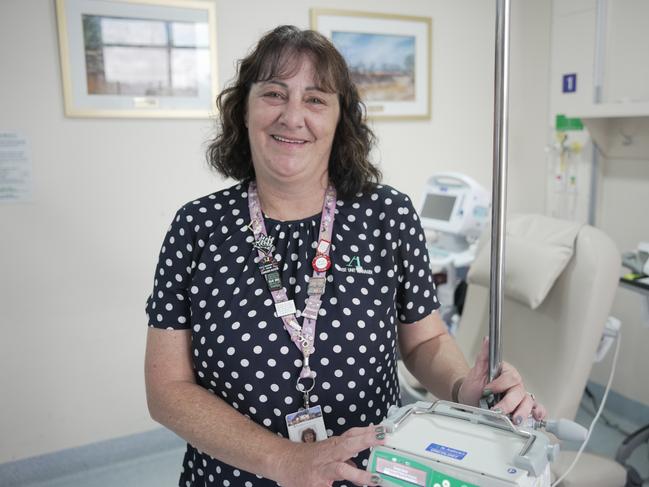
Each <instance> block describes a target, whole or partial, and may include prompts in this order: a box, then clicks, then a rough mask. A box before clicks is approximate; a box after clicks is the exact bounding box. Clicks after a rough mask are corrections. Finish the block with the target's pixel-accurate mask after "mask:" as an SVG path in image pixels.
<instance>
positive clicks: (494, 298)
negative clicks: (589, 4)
mask: <svg viewBox="0 0 649 487" xmlns="http://www.w3.org/2000/svg"><path fill="white" fill-rule="evenodd" d="M509 22H510V0H496V61H495V79H494V138H493V176H492V198H493V203H492V206H491V273H490V286H489V381H492V380H494V379H495V378H496V377H498V375H499V374H500V368H501V363H502V360H501V346H502V338H501V324H502V301H503V281H504V275H505V210H506V202H507V140H508V137H507V136H508V129H509V124H508V108H509Z"/></svg>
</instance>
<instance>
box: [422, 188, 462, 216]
mask: <svg viewBox="0 0 649 487" xmlns="http://www.w3.org/2000/svg"><path fill="white" fill-rule="evenodd" d="M456 201H457V196H454V195H445V194H435V193H428V194H427V195H426V199H425V200H424V206H423V208H422V209H421V217H422V218H430V219H432V220H443V221H449V220H450V219H451V215H452V214H453V207H454V206H455V202H456Z"/></svg>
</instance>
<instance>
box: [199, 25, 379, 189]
mask: <svg viewBox="0 0 649 487" xmlns="http://www.w3.org/2000/svg"><path fill="white" fill-rule="evenodd" d="M305 55H306V56H309V58H310V59H311V61H312V62H313V65H314V68H315V73H316V77H317V79H316V80H315V81H316V82H317V83H318V85H319V86H320V87H321V88H322V89H323V90H325V91H327V92H330V93H336V94H338V101H339V104H340V119H339V121H338V126H337V127H336V133H335V136H334V140H333V147H332V149H331V155H330V156H329V168H328V169H329V170H328V172H329V181H330V182H331V183H332V184H333V185H334V186H335V188H336V191H337V192H338V197H339V198H342V199H348V198H350V197H352V196H353V195H355V194H356V193H359V192H362V191H367V190H368V189H371V188H372V187H373V186H374V185H375V184H377V183H378V182H379V181H380V180H381V172H380V171H379V169H378V168H377V167H375V166H374V165H373V164H372V163H371V162H370V161H369V154H370V150H371V148H372V145H373V144H374V142H375V140H376V139H375V136H374V133H373V132H372V130H371V129H370V128H369V127H368V126H367V124H366V123H365V117H364V115H365V106H364V105H363V102H362V101H361V99H360V96H359V94H358V90H357V89H356V86H355V85H354V83H353V82H352V80H351V76H350V74H349V69H348V67H347V63H346V62H345V59H344V58H343V57H342V55H341V54H340V53H339V52H338V51H337V50H336V48H335V47H334V45H333V44H332V43H331V42H330V41H329V40H328V39H327V38H326V37H324V36H323V35H322V34H320V33H318V32H315V31H313V30H301V29H299V28H297V27H295V26H292V25H282V26H279V27H277V28H275V29H273V30H272V31H270V32H267V33H266V34H265V35H264V36H263V37H262V38H261V39H260V40H259V43H258V44H257V46H256V47H255V48H254V50H253V51H252V52H251V53H250V54H249V55H248V56H246V57H245V58H243V59H241V60H239V62H238V69H237V73H238V74H237V77H236V79H235V80H234V81H233V82H232V83H231V84H230V86H228V87H227V88H226V89H224V90H223V91H222V92H221V93H220V94H219V96H218V98H217V99H216V105H217V108H218V112H219V116H218V121H217V123H218V130H217V134H216V136H215V137H214V139H213V140H211V141H210V144H209V147H208V149H207V160H208V162H209V163H210V165H211V166H212V167H213V168H214V169H216V171H217V172H219V173H220V174H221V175H223V176H225V177H231V178H233V179H235V180H237V181H243V180H246V179H253V178H254V177H255V169H254V167H253V164H252V158H251V152H250V142H249V140H248V130H247V128H246V125H245V116H246V109H247V103H248V94H249V92H250V88H251V87H252V85H253V83H256V82H259V81H268V80H270V79H285V78H288V77H291V76H292V75H293V74H294V73H295V72H297V70H298V69H299V67H300V66H299V62H300V61H301V60H302V59H303V56H305Z"/></svg>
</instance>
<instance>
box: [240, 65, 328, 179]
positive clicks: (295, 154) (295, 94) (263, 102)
mask: <svg viewBox="0 0 649 487" xmlns="http://www.w3.org/2000/svg"><path fill="white" fill-rule="evenodd" d="M314 80H315V76H314V68H313V63H312V62H311V60H310V59H309V57H308V56H303V57H302V59H301V61H300V63H299V67H298V70H297V71H296V73H295V74H294V75H293V76H291V77H290V78H282V79H271V80H269V81H263V82H258V83H255V84H254V85H253V86H252V88H251V89H250V93H249V95H248V109H247V113H246V126H247V127H248V138H249V140H250V148H251V151H252V162H253V165H254V167H255V173H256V175H257V178H271V179H273V180H275V181H280V182H291V181H302V182H309V181H316V180H319V179H320V178H321V176H322V174H323V173H325V172H326V170H327V166H328V163H329V154H330V153H331V146H332V144H333V140H334V135H335V133H336V126H337V125H338V119H339V116H340V105H339V103H338V95H337V94H335V93H326V92H324V91H322V88H321V87H319V86H317V85H316V82H315V81H314Z"/></svg>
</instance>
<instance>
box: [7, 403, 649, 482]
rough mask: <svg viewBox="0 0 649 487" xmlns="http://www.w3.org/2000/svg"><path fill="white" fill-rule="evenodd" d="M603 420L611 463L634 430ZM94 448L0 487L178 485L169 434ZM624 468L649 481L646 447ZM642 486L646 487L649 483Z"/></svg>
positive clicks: (58, 456)
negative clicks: (626, 437) (631, 467)
mask: <svg viewBox="0 0 649 487" xmlns="http://www.w3.org/2000/svg"><path fill="white" fill-rule="evenodd" d="M592 411H593V408H592V406H591V404H590V402H589V400H588V399H585V400H583V401H582V406H581V407H580V409H579V412H578V414H577V421H578V422H579V423H581V424H583V425H588V424H589V423H590V421H591V420H592V417H593V415H592ZM605 414H606V418H607V419H608V420H609V421H610V422H611V423H613V424H614V425H615V427H611V426H607V425H606V424H605V421H603V420H602V418H600V421H599V422H598V425H597V427H596V428H595V431H594V433H593V436H592V438H591V440H590V442H589V446H588V448H587V450H588V451H591V452H594V453H599V454H602V455H604V456H608V457H611V458H612V457H614V456H615V452H616V450H617V448H618V446H619V445H620V443H621V442H622V440H623V439H624V438H625V436H626V435H625V432H631V431H634V430H635V429H636V428H637V427H638V426H639V424H635V423H634V422H633V421H631V420H629V418H628V417H621V416H620V415H616V414H615V413H613V412H610V411H606V413H605ZM620 430H622V431H620ZM98 445H99V446H96V447H95V446H94V445H91V446H90V447H83V448H80V449H73V450H66V451H65V452H61V453H55V454H51V455H45V456H44V457H37V458H35V459H27V460H23V461H20V462H14V463H12V464H4V465H0V485H1V486H2V487H14V486H16V487H18V486H20V487H165V486H169V487H173V486H176V485H178V476H179V473H180V465H181V461H182V456H183V453H184V445H183V442H182V440H180V438H178V437H176V436H175V435H174V434H173V433H171V432H169V431H166V430H164V429H160V430H156V431H153V432H149V433H143V434H141V435H133V436H132V437H127V438H120V439H116V440H110V441H108V442H103V443H102V444H98ZM566 447H569V448H568V449H576V448H574V447H575V445H563V446H562V448H566ZM106 458H110V459H111V461H110V463H108V464H106V461H105V459H106ZM100 459H101V460H100ZM102 463H103V464H102ZM629 463H630V464H631V465H633V466H634V467H635V468H636V469H637V470H638V471H639V473H640V474H641V475H642V477H643V478H645V479H646V478H648V477H649V448H648V445H647V444H644V445H643V446H642V447H640V448H638V449H637V450H636V451H635V453H634V455H633V457H632V458H631V461H630V462H629ZM63 464H65V465H63ZM66 470H67V471H66ZM644 485H645V486H649V481H648V482H645V484H644Z"/></svg>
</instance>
